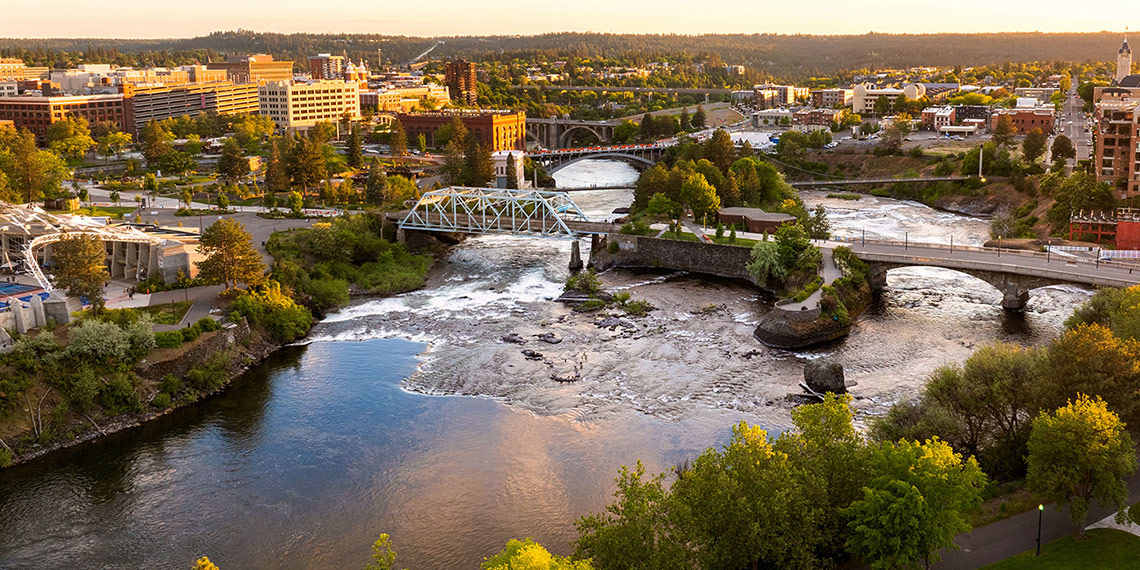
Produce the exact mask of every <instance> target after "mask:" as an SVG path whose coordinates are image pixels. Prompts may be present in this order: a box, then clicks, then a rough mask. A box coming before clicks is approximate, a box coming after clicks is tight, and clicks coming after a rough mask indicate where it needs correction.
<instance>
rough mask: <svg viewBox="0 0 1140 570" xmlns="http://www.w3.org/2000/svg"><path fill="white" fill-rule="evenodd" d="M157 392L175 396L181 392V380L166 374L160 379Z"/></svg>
mask: <svg viewBox="0 0 1140 570" xmlns="http://www.w3.org/2000/svg"><path fill="white" fill-rule="evenodd" d="M158 390H159V391H160V392H162V393H164V394H170V395H171V396H177V395H178V393H179V392H181V391H182V379H181V378H179V377H177V376H175V375H173V374H167V375H166V376H163V377H162V382H160V383H159V385H158Z"/></svg>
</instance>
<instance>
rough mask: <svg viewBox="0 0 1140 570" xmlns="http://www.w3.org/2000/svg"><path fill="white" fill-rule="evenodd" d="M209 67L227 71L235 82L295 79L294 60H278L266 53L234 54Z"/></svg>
mask: <svg viewBox="0 0 1140 570" xmlns="http://www.w3.org/2000/svg"><path fill="white" fill-rule="evenodd" d="M207 67H209V68H210V69H220V70H223V71H225V72H226V74H227V75H226V77H227V79H229V80H230V81H233V82H234V83H259V82H261V81H289V80H291V79H293V62H292V61H276V60H274V59H273V56H271V55H266V54H257V55H234V56H230V57H229V58H227V59H226V61H224V62H217V63H209V64H207Z"/></svg>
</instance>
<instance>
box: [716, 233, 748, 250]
mask: <svg viewBox="0 0 1140 570" xmlns="http://www.w3.org/2000/svg"><path fill="white" fill-rule="evenodd" d="M710 237H712V240H713V241H715V242H717V243H719V244H721V245H739V246H743V247H752V246H754V245H756V240H754V239H747V238H742V237H738V238H736V241H732V240H731V239H729V237H728V236H727V235H726V236H724V237H719V238H718V237H716V236H715V235H713V236H710Z"/></svg>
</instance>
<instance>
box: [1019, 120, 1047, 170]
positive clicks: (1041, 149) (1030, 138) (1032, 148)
mask: <svg viewBox="0 0 1140 570" xmlns="http://www.w3.org/2000/svg"><path fill="white" fill-rule="evenodd" d="M1048 144H1049V137H1047V136H1045V133H1043V132H1041V129H1033V130H1031V131H1029V134H1027V135H1025V140H1023V141H1021V154H1022V156H1024V157H1025V160H1027V161H1029V163H1030V164H1033V163H1034V162H1037V159H1038V158H1041V155H1043V154H1045V147H1046V145H1048Z"/></svg>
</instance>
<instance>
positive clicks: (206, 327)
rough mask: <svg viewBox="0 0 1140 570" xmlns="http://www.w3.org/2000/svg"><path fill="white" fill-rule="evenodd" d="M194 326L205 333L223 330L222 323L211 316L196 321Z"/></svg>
mask: <svg viewBox="0 0 1140 570" xmlns="http://www.w3.org/2000/svg"><path fill="white" fill-rule="evenodd" d="M194 326H195V327H197V328H198V330H200V331H202V333H203V334H205V333H208V332H214V331H220V330H222V323H219V322H218V321H215V320H214V319H211V318H210V317H202V318H200V319H198V322H196V323H194Z"/></svg>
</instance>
